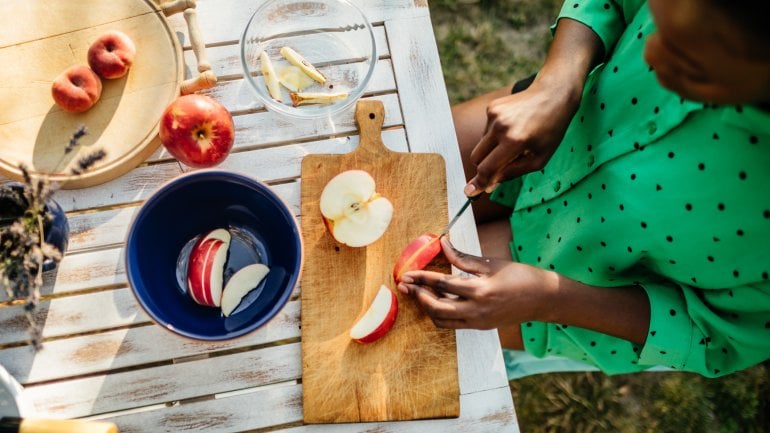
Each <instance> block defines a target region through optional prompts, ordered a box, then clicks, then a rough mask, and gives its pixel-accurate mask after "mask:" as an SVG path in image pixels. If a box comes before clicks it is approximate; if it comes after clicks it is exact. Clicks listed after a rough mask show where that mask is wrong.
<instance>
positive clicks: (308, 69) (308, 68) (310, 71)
mask: <svg viewBox="0 0 770 433" xmlns="http://www.w3.org/2000/svg"><path fill="white" fill-rule="evenodd" d="M279 52H280V53H281V55H282V56H283V57H284V58H285V59H286V60H288V61H289V63H291V64H292V65H294V66H296V67H298V68H300V69H301V70H302V72H304V73H305V74H307V76H308V77H310V78H312V79H314V80H315V81H318V82H319V83H321V84H323V83H325V82H326V77H324V75H323V74H322V73H320V72H319V71H318V69H316V67H315V66H313V64H312V63H310V62H308V61H307V60H305V58H304V57H302V56H301V55H300V54H299V53H298V52H296V51H294V50H293V49H291V48H290V47H283V48H281V50H280V51H279Z"/></svg>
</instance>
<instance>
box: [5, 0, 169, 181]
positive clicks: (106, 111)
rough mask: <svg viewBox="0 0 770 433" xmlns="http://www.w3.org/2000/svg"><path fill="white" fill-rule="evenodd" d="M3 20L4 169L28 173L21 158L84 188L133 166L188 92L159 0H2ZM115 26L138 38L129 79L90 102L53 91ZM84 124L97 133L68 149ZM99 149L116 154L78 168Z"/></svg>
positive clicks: (107, 83) (107, 84)
mask: <svg viewBox="0 0 770 433" xmlns="http://www.w3.org/2000/svg"><path fill="white" fill-rule="evenodd" d="M0 29H3V30H2V32H0V65H3V67H2V68H0V173H2V174H4V175H6V176H8V177H10V178H14V179H19V178H20V177H21V172H20V170H19V168H18V167H19V164H26V165H27V167H29V168H30V169H31V170H33V171H35V172H42V173H48V174H50V175H51V179H52V180H54V181H57V182H60V183H61V186H62V187H63V188H82V187H87V186H92V185H96V184H100V183H103V182H106V181H108V180H111V179H114V178H116V177H118V176H120V175H122V174H124V173H125V172H127V171H129V170H131V169H132V168H134V167H136V166H137V165H139V164H140V163H141V162H143V161H144V160H145V159H146V158H147V157H148V156H149V155H150V154H151V153H153V152H154V151H155V149H156V148H157V147H158V145H159V144H160V141H159V139H158V138H157V135H158V134H157V133H158V121H159V119H160V116H161V114H162V112H163V110H164V109H165V108H166V106H167V105H168V104H169V103H170V102H171V101H173V100H174V99H175V98H176V97H177V96H178V95H179V93H180V83H181V82H182V80H183V79H184V59H183V57H182V48H181V46H180V43H179V41H178V39H177V37H176V35H175V34H174V33H173V32H172V30H171V28H170V27H169V25H168V22H167V21H166V18H165V17H164V15H163V13H162V12H161V11H160V9H159V8H158V7H157V6H156V5H155V4H154V3H153V2H152V1H151V0H120V1H103V0H58V1H50V0H2V2H0ZM108 30H119V31H122V32H124V33H126V34H127V35H129V36H130V37H131V38H132V39H133V41H134V43H135V44H136V49H137V54H136V58H135V60H134V65H133V67H132V68H131V69H130V70H129V73H128V74H127V75H126V76H124V77H122V78H118V79H115V80H102V83H103V91H102V96H101V99H100V100H99V102H97V104H96V105H95V106H94V107H92V108H91V109H90V110H88V111H86V112H84V113H78V114H71V113H67V112H64V111H62V109H61V108H59V106H58V105H56V104H55V103H54V101H53V98H52V97H51V84H52V82H53V80H54V78H55V77H56V76H57V75H59V74H60V73H61V72H62V71H63V70H65V69H67V68H68V67H69V66H71V65H74V64H78V63H80V64H87V59H86V53H87V51H88V47H89V46H90V45H91V43H92V42H93V41H94V40H95V39H96V38H97V37H98V36H99V35H101V34H102V33H104V32H106V31H108ZM81 125H85V127H86V129H87V130H88V134H87V135H86V136H85V137H83V138H82V139H81V140H80V145H79V146H78V147H77V148H75V149H74V150H73V151H72V152H69V153H67V154H65V153H64V150H65V147H66V146H67V143H68V142H69V139H70V137H71V136H72V134H73V132H75V130H76V129H77V128H78V127H79V126H81ZM97 149H104V151H105V152H106V153H107V155H106V157H105V158H104V159H102V160H101V161H100V162H98V163H97V164H96V165H95V166H94V167H93V168H91V169H90V170H89V171H88V172H86V173H85V174H83V175H80V176H71V175H69V174H68V173H69V170H70V168H71V167H72V166H74V165H75V164H77V161H78V160H79V159H80V158H81V157H83V156H85V155H88V154H89V153H91V152H93V151H95V150H97Z"/></svg>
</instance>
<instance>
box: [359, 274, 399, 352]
mask: <svg viewBox="0 0 770 433" xmlns="http://www.w3.org/2000/svg"><path fill="white" fill-rule="evenodd" d="M396 317H398V298H397V297H396V294H395V293H393V291H392V290H390V289H389V288H387V287H386V286H384V285H383V286H380V290H379V291H378V292H377V295H376V296H375V297H374V300H373V301H372V304H371V305H370V306H369V309H367V310H366V313H364V315H363V316H361V318H360V319H358V321H357V322H356V324H355V325H353V327H352V328H351V329H350V338H352V339H353V341H355V342H356V343H361V344H368V343H373V342H375V341H377V340H379V339H380V338H382V337H384V336H385V334H387V333H388V331H390V328H392V327H393V324H394V323H396Z"/></svg>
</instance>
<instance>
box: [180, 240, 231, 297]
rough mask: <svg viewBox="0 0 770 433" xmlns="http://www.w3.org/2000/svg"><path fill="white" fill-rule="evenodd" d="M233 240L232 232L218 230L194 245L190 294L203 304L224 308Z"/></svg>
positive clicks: (190, 273)
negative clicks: (226, 274)
mask: <svg viewBox="0 0 770 433" xmlns="http://www.w3.org/2000/svg"><path fill="white" fill-rule="evenodd" d="M230 239H231V237H230V232H228V231H227V230H225V229H216V230H212V231H210V232H208V233H206V234H205V235H203V236H201V237H200V239H198V241H196V242H195V245H193V248H192V251H191V252H190V259H189V263H188V265H187V291H188V293H189V294H190V297H192V299H193V301H195V302H197V303H198V304H200V305H205V306H209V307H219V305H220V301H221V299H222V283H223V280H224V269H225V262H226V261H227V250H228V248H229V247H230Z"/></svg>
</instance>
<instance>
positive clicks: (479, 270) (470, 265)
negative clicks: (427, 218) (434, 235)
mask: <svg viewBox="0 0 770 433" xmlns="http://www.w3.org/2000/svg"><path fill="white" fill-rule="evenodd" d="M440 242H441V249H442V251H443V252H444V256H446V258H447V260H449V263H451V264H453V265H454V266H456V267H457V268H458V269H460V270H461V271H463V272H468V273H470V274H473V275H489V274H490V273H491V272H492V262H493V260H492V259H488V258H485V257H478V256H474V255H471V254H466V253H464V252H462V251H460V250H458V249H456V248H455V247H454V245H452V242H451V241H450V240H449V238H447V237H446V236H444V237H442V238H441V239H440Z"/></svg>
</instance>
